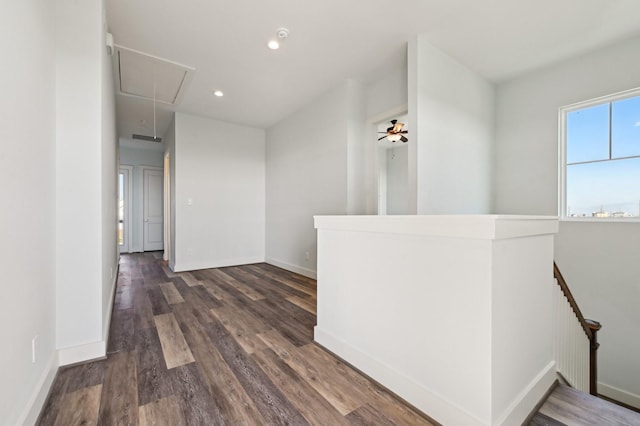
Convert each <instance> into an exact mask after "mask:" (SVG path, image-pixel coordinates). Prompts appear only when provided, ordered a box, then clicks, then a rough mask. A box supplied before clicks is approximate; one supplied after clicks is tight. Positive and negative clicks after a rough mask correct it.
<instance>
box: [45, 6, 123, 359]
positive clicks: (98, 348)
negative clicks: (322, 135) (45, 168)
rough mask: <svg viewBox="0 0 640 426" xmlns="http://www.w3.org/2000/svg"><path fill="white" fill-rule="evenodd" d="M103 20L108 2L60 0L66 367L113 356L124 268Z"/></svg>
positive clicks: (62, 355)
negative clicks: (110, 336)
mask: <svg viewBox="0 0 640 426" xmlns="http://www.w3.org/2000/svg"><path fill="white" fill-rule="evenodd" d="M103 22H104V10H103V2H102V1H96V2H76V1H73V0H60V1H58V2H57V8H56V25H57V27H56V28H57V32H56V37H57V40H56V46H57V56H56V67H55V72H56V114H57V119H56V163H57V164H56V197H57V198H56V332H57V336H56V337H57V348H58V349H59V351H60V352H59V362H60V363H61V364H63V365H64V364H69V363H73V362H78V361H84V360H86V359H90V358H95V357H99V356H103V355H104V354H105V350H106V334H105V332H106V331H107V330H106V328H107V322H108V318H109V315H110V312H111V310H110V305H109V302H110V300H111V295H112V293H113V283H114V279H115V272H116V271H115V269H116V256H117V246H116V238H115V237H116V234H115V229H116V228H115V226H116V225H115V217H116V216H115V213H116V195H115V194H116V173H117V171H116V164H117V161H116V154H115V152H116V141H115V129H114V123H115V118H114V115H115V112H114V101H113V97H112V96H111V95H108V94H107V93H108V92H109V91H111V90H112V89H111V84H112V83H111V81H110V80H111V78H112V77H111V67H110V66H109V64H108V63H107V61H110V58H109V57H107V55H106V48H105V46H104V33H103ZM111 220H113V222H111V223H109V222H110V221H111ZM103 314H104V315H103Z"/></svg>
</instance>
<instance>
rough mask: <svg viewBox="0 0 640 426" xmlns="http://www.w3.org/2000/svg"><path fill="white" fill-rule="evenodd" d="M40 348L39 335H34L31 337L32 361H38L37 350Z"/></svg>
mask: <svg viewBox="0 0 640 426" xmlns="http://www.w3.org/2000/svg"><path fill="white" fill-rule="evenodd" d="M37 349H38V336H37V335H36V336H34V337H33V339H31V363H33V364H35V363H36V351H37Z"/></svg>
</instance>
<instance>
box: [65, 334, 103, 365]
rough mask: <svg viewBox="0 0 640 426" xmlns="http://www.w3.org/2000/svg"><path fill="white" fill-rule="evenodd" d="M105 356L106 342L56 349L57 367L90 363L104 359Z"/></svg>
mask: <svg viewBox="0 0 640 426" xmlns="http://www.w3.org/2000/svg"><path fill="white" fill-rule="evenodd" d="M106 355H107V341H106V340H101V341H99V342H92V343H87V344H85V345H79V346H72V347H70V348H63V349H58V365H59V366H61V367H62V366H64V365H70V364H76V363H78V362H85V361H91V360H92V359H100V358H104V357H105V356H106Z"/></svg>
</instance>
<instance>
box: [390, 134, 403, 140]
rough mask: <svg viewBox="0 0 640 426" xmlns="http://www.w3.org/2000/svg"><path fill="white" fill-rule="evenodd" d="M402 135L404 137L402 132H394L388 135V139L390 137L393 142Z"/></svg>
mask: <svg viewBox="0 0 640 426" xmlns="http://www.w3.org/2000/svg"><path fill="white" fill-rule="evenodd" d="M401 137H402V135H401V134H399V133H394V134H391V135H389V136H387V139H389V140H390V141H391V142H398V141H399V140H400V138H401Z"/></svg>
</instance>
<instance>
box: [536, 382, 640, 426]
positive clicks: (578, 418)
mask: <svg viewBox="0 0 640 426" xmlns="http://www.w3.org/2000/svg"><path fill="white" fill-rule="evenodd" d="M530 425H533V426H573V425H582V426H638V425H640V413H636V412H634V411H631V410H629V409H627V408H624V407H621V406H619V405H616V404H613V403H611V402H609V401H605V400H604V399H601V398H598V397H595V396H592V395H589V394H586V393H583V392H580V391H578V390H576V389H573V388H571V387H569V386H566V385H563V384H560V385H558V386H557V387H556V388H555V389H554V390H553V392H551V394H550V395H549V397H548V398H547V399H546V401H545V402H544V404H543V405H542V407H540V410H539V411H538V413H537V414H536V415H535V416H534V417H533V419H532V421H531V423H530Z"/></svg>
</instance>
